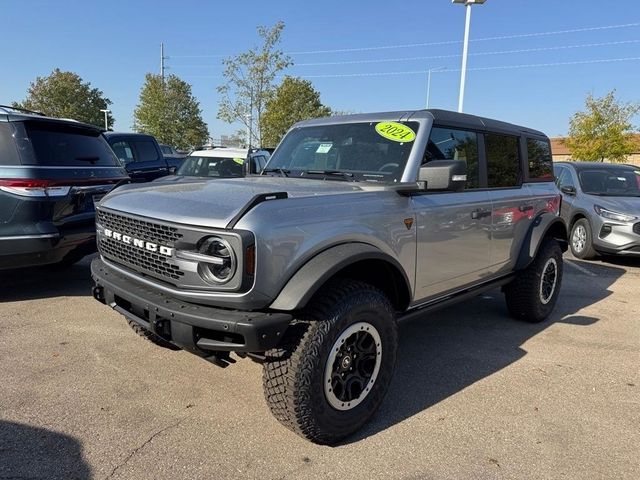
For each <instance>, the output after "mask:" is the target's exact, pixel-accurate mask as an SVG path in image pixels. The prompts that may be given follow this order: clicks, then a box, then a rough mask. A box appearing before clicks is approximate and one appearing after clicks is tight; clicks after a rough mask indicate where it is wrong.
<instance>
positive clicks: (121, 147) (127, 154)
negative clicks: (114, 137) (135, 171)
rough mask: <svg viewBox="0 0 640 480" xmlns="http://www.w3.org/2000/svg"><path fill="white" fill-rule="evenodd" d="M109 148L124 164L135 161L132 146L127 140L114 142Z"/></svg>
mask: <svg viewBox="0 0 640 480" xmlns="http://www.w3.org/2000/svg"><path fill="white" fill-rule="evenodd" d="M111 149H112V150H113V151H114V153H115V154H116V156H117V157H118V158H119V159H120V161H121V162H123V163H124V164H127V163H131V162H135V157H134V156H133V148H131V145H129V142H127V141H125V140H120V141H119V142H114V143H113V144H112V145H111Z"/></svg>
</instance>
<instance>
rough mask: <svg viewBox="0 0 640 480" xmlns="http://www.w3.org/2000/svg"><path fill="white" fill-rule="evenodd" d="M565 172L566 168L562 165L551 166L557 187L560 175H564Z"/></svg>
mask: <svg viewBox="0 0 640 480" xmlns="http://www.w3.org/2000/svg"><path fill="white" fill-rule="evenodd" d="M565 172H566V170H565V169H564V168H562V167H558V166H554V167H553V175H554V176H555V177H556V181H555V183H556V186H557V187H558V188H560V180H561V179H562V175H564V173H565Z"/></svg>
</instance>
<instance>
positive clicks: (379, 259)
mask: <svg viewBox="0 0 640 480" xmlns="http://www.w3.org/2000/svg"><path fill="white" fill-rule="evenodd" d="M559 199H560V194H559V192H558V190H557V188H556V186H555V185H554V183H553V167H552V160H551V148H550V143H549V139H548V138H547V137H546V136H545V135H544V134H543V133H541V132H539V131H536V130H532V129H529V128H525V127H521V126H517V125H511V124H508V123H504V122H499V121H495V120H490V119H486V118H480V117H475V116H472V115H466V114H461V113H454V112H446V111H441V110H421V111H403V112H389V113H373V114H361V115H350V116H342V117H340V116H336V117H329V118H323V119H316V120H307V121H304V122H301V123H298V124H296V125H294V126H293V127H292V129H291V130H290V131H289V133H287V135H286V136H285V138H284V139H283V140H282V142H281V143H280V145H279V146H278V148H277V149H276V151H275V152H274V154H273V156H272V157H271V159H270V160H269V162H268V164H267V166H266V168H265V169H263V173H262V174H261V175H259V176H247V177H243V178H227V179H220V180H216V181H211V182H202V181H201V180H200V179H194V180H191V181H188V180H187V179H185V181H183V182H181V183H177V184H164V183H162V182H160V183H157V184H156V183H154V184H151V185H127V186H124V187H121V188H119V189H118V190H117V191H115V192H113V193H111V194H110V195H108V196H107V197H106V198H105V199H104V200H103V201H102V202H101V203H100V205H99V207H98V208H99V211H98V217H97V229H98V231H99V238H100V240H99V248H100V253H101V256H100V258H97V259H96V260H94V261H93V263H92V265H91V271H92V275H93V278H94V281H95V287H94V290H93V294H94V297H95V298H96V299H97V300H98V301H100V302H103V303H104V304H106V305H108V306H109V307H111V308H114V309H115V310H116V311H117V312H119V313H121V314H122V315H124V316H125V317H126V319H127V321H128V323H129V324H130V325H131V326H132V328H133V329H134V330H135V331H136V332H137V333H139V334H140V335H142V336H143V337H145V338H147V339H149V340H150V341H152V342H154V343H156V344H157V345H160V346H163V347H167V348H174V349H175V348H182V349H185V350H187V351H189V352H191V353H194V354H196V355H199V356H201V357H203V358H205V359H207V360H209V361H210V362H212V363H214V364H216V365H219V366H228V365H230V364H232V363H234V362H235V360H234V359H233V358H232V357H231V356H230V353H231V352H236V353H237V355H238V356H240V357H241V358H244V357H249V358H251V359H254V360H257V361H259V362H261V363H262V364H263V386H264V393H265V398H266V401H267V403H268V405H269V407H270V408H271V411H272V413H273V414H274V416H275V417H276V418H277V419H278V420H279V421H280V422H281V423H282V424H283V425H284V426H286V427H287V428H289V429H291V430H292V431H294V432H296V433H297V434H299V435H301V436H303V437H305V438H307V439H310V440H312V441H314V442H318V443H329V444H330V443H335V442H337V441H339V440H340V439H341V438H343V437H345V436H346V435H349V434H350V433H352V432H354V431H356V430H357V429H359V428H360V427H361V426H362V425H364V423H365V422H366V421H367V420H368V419H369V418H370V417H371V415H372V414H373V413H374V412H375V411H376V409H377V408H378V407H379V405H380V403H381V402H382V399H383V398H384V395H385V393H386V391H387V388H388V387H389V385H390V382H391V378H392V375H393V370H394V368H395V360H396V354H397V350H398V330H397V328H398V327H397V319H398V318H400V317H405V318H406V317H408V316H416V317H417V316H419V315H421V314H423V313H424V312H425V311H429V310H432V309H435V308H438V307H442V306H445V305H450V304H451V303H454V302H461V301H464V300H465V299H467V298H469V297H470V296H473V295H477V294H480V293H482V292H484V291H487V290H489V289H494V288H502V289H503V291H504V293H505V298H506V304H507V308H508V311H509V312H510V313H511V315H512V316H513V317H515V318H517V319H520V320H524V321H528V322H541V321H543V320H544V319H545V318H547V316H548V315H549V314H550V313H551V311H552V310H553V308H554V305H555V303H556V301H557V299H558V295H559V292H560V288H561V283H562V274H563V263H562V253H563V251H566V249H567V232H566V227H565V223H564V221H563V220H562V218H561V217H560V216H559V212H558V206H559ZM508 211H512V212H515V211H517V212H523V213H524V212H526V214H522V215H510V216H509V219H508V220H505V216H506V215H507V212H508ZM491 222H497V223H499V224H500V225H502V224H504V223H508V225H509V234H508V235H507V234H504V235H499V236H496V235H494V230H491V229H489V230H488V231H487V230H485V229H484V228H483V226H484V225H485V224H487V223H491ZM495 231H499V232H500V233H504V231H503V229H502V227H501V228H500V229H496V230H495ZM461 348H463V347H461ZM132 368H135V366H132ZM159 368H161V367H160V366H159ZM426 381H428V379H427V380H426ZM505 388H508V387H505ZM404 394H405V396H411V392H404ZM231 396H232V395H231ZM407 401H408V402H411V400H410V399H409V400H407Z"/></svg>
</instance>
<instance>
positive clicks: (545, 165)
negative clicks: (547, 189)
mask: <svg viewBox="0 0 640 480" xmlns="http://www.w3.org/2000/svg"><path fill="white" fill-rule="evenodd" d="M527 156H528V158H529V180H531V181H547V182H549V181H552V180H553V159H552V157H551V145H550V144H549V142H548V141H546V140H535V139H533V138H527Z"/></svg>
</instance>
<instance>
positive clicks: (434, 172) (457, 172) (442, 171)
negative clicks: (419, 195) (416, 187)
mask: <svg viewBox="0 0 640 480" xmlns="http://www.w3.org/2000/svg"><path fill="white" fill-rule="evenodd" d="M418 182H426V188H425V190H427V191H431V190H444V191H452V192H459V191H461V190H464V187H465V185H466V183H467V163H466V162H465V161H463V160H432V161H431V162H429V163H427V164H426V165H425V166H424V167H421V168H420V172H419V173H418Z"/></svg>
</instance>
